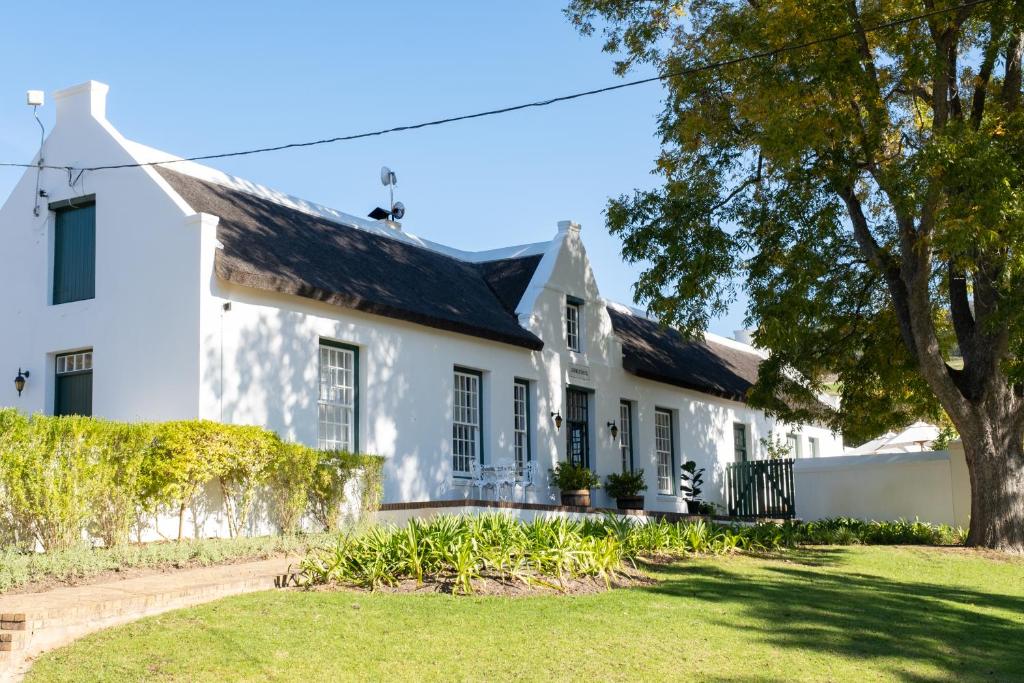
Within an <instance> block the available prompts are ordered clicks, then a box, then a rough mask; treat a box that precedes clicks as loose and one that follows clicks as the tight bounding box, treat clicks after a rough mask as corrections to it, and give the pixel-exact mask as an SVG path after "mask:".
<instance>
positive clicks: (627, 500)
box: [604, 470, 647, 510]
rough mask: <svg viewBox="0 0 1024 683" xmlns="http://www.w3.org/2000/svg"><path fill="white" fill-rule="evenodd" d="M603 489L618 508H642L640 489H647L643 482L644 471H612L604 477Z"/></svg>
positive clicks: (642, 498)
mask: <svg viewBox="0 0 1024 683" xmlns="http://www.w3.org/2000/svg"><path fill="white" fill-rule="evenodd" d="M604 490H605V491H607V492H608V495H609V496H611V497H612V498H614V499H615V505H616V506H617V507H618V508H619V509H620V510H643V509H644V497H643V495H642V493H641V492H642V491H646V490H647V484H645V483H644V471H643V470H636V471H634V472H621V473H620V472H613V473H612V474H609V475H608V477H607V478H606V479H605V486H604Z"/></svg>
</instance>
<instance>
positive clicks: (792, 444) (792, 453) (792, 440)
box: [786, 433, 800, 458]
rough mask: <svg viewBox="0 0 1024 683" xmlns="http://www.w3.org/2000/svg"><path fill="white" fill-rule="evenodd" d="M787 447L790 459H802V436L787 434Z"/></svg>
mask: <svg viewBox="0 0 1024 683" xmlns="http://www.w3.org/2000/svg"><path fill="white" fill-rule="evenodd" d="M786 445H787V446H789V457H791V458H799V457H800V435H799V434H792V433H790V434H786Z"/></svg>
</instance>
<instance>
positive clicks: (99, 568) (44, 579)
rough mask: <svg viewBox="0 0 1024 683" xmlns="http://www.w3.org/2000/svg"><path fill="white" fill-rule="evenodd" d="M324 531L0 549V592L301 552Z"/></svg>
mask: <svg viewBox="0 0 1024 683" xmlns="http://www.w3.org/2000/svg"><path fill="white" fill-rule="evenodd" d="M329 538H330V536H329V535H328V534H310V535H305V536H260V537H252V538H248V537H239V538H220V539H217V538H209V539H199V540H191V539H189V540H184V541H182V542H181V543H177V542H173V541H172V542H166V543H147V544H141V545H140V544H134V543H133V544H128V545H123V546H117V547H114V548H109V549H108V548H88V547H82V548H72V549H70V550H61V551H55V552H50V553H19V552H16V551H14V550H11V549H6V550H3V549H0V594H2V593H3V592H5V591H9V590H12V589H15V588H21V587H25V586H28V585H29V584H37V583H44V584H53V583H75V582H80V581H83V580H88V579H90V578H93V577H97V576H101V575H103V574H105V573H107V572H112V571H124V570H131V569H170V568H174V567H186V566H197V567H205V566H210V565H214V564H225V563H229V562H242V561H249V560H260V559H264V558H269V557H274V556H276V555H281V554H286V553H303V552H305V551H306V550H307V549H308V548H310V547H316V546H319V545H322V544H326V543H327V542H328V539H329Z"/></svg>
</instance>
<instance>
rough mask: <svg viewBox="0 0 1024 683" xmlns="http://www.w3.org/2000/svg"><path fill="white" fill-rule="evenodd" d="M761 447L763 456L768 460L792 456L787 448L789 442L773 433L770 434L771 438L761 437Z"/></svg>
mask: <svg viewBox="0 0 1024 683" xmlns="http://www.w3.org/2000/svg"><path fill="white" fill-rule="evenodd" d="M761 448H763V449H764V457H765V458H767V459H768V460H782V459H784V458H792V457H793V453H792V452H791V451H790V450H789V444H787V443H786V442H785V441H783V440H782V439H780V438H779V437H777V436H775V435H772V436H771V438H769V437H767V436H766V437H765V438H763V439H761Z"/></svg>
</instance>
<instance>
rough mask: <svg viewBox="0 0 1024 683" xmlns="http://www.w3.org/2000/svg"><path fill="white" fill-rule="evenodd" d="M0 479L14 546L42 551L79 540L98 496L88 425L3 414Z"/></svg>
mask: <svg viewBox="0 0 1024 683" xmlns="http://www.w3.org/2000/svg"><path fill="white" fill-rule="evenodd" d="M2 422H3V424H2V426H3V429H4V433H3V437H2V439H0V478H2V480H3V484H2V487H3V490H4V493H5V498H6V499H7V502H6V505H5V507H6V508H7V515H6V516H7V517H8V519H9V523H10V525H11V527H12V529H13V534H12V535H13V536H14V540H15V542H16V543H17V544H18V545H20V546H22V547H26V548H31V547H33V546H35V544H36V543H39V544H40V545H42V547H43V548H44V549H46V550H47V551H52V550H62V549H65V548H70V547H72V546H74V545H76V544H78V543H80V542H81V540H82V537H83V534H84V533H85V530H86V527H87V525H88V522H89V519H90V516H91V515H90V513H91V505H92V503H93V501H94V500H95V499H96V497H97V496H99V495H101V494H102V491H101V490H100V488H99V479H98V478H97V476H96V473H97V465H98V460H99V457H98V452H97V451H98V449H97V447H96V439H95V435H94V433H93V432H92V431H91V430H90V428H89V427H90V425H91V422H90V421H89V420H88V419H87V418H81V417H56V418H43V417H40V416H33V417H31V418H28V419H25V418H21V417H20V416H15V415H12V414H11V411H4V415H3V418H2Z"/></svg>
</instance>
